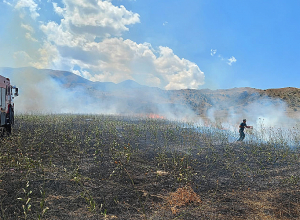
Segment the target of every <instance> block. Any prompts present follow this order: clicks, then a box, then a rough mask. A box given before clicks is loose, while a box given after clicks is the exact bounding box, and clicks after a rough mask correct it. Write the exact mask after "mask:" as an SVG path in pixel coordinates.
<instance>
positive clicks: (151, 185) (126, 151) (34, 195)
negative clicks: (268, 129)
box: [0, 115, 300, 219]
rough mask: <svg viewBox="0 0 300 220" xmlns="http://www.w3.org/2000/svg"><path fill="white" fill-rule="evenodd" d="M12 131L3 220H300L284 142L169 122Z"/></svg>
mask: <svg viewBox="0 0 300 220" xmlns="http://www.w3.org/2000/svg"><path fill="white" fill-rule="evenodd" d="M15 121H16V124H15V126H14V130H13V134H12V135H11V136H9V137H4V138H2V139H1V140H0V142H1V145H0V168H1V170H0V210H1V212H0V216H1V219H297V218H300V202H299V200H300V193H299V189H298V188H299V179H300V173H299V162H300V161H299V156H300V154H299V148H298V146H294V147H293V148H291V147H289V146H288V145H286V144H282V145H280V144H278V143H285V142H284V140H282V141H281V140H280V139H281V138H282V135H278V136H277V137H274V134H272V138H275V139H276V138H277V139H278V141H277V142H276V143H275V144H274V142H270V141H269V142H257V141H251V140H248V141H247V142H246V143H235V144H232V143H229V142H228V134H227V133H226V131H224V130H221V129H215V128H212V127H211V128H209V127H193V126H192V125H189V124H183V123H178V122H170V121H167V120H162V119H152V118H148V119H147V118H136V117H121V116H104V115H45V116H42V115H19V116H17V117H16V120H15ZM290 134H291V135H293V133H290ZM248 137H251V135H248ZM291 138H293V137H291ZM295 138H296V137H295Z"/></svg>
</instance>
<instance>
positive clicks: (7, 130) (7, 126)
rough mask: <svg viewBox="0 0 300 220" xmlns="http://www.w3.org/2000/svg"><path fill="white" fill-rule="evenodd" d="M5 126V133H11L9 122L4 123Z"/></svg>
mask: <svg viewBox="0 0 300 220" xmlns="http://www.w3.org/2000/svg"><path fill="white" fill-rule="evenodd" d="M5 127H6V132H7V135H10V134H11V124H8V125H6V126H5Z"/></svg>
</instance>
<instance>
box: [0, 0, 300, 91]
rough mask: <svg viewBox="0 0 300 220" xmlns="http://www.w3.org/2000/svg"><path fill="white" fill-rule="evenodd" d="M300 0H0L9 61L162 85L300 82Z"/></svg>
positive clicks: (0, 61) (0, 38)
mask: <svg viewBox="0 0 300 220" xmlns="http://www.w3.org/2000/svg"><path fill="white" fill-rule="evenodd" d="M299 8H300V1H298V0H289V1H282V0H280V1H279V0H273V1H267V0H260V1H258V0H251V1H250V0H243V1H238V0H226V1H223V0H172V1H171V0H135V1H134V0H112V1H101V0H48V1H46V0H43V1H42V0H0V48H1V50H0V66H2V67H22V66H33V67H36V68H50V69H57V70H67V71H71V72H73V73H75V74H78V75H81V76H83V77H85V78H87V79H89V80H93V81H112V82H115V83H118V82H121V81H124V80H127V79H132V80H135V81H137V82H138V83H140V84H143V85H149V86H157V87H160V88H162V89H184V88H191V89H202V88H210V89H227V88H233V87H245V86H247V87H252V88H258V89H268V88H283V87H289V86H290V87H299V82H300V74H299V69H300V62H299V61H300V55H299V53H300V44H299V40H300V13H299V12H298V10H299Z"/></svg>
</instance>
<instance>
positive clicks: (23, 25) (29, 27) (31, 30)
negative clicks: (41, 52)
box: [21, 23, 34, 33]
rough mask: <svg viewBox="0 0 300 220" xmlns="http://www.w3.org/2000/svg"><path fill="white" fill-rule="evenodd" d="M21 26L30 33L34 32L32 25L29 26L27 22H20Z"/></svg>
mask: <svg viewBox="0 0 300 220" xmlns="http://www.w3.org/2000/svg"><path fill="white" fill-rule="evenodd" d="M21 27H22V28H24V29H25V30H27V31H29V32H31V33H33V32H34V29H33V27H31V26H30V25H27V24H23V23H22V24H21Z"/></svg>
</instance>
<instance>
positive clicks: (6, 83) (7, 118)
mask: <svg viewBox="0 0 300 220" xmlns="http://www.w3.org/2000/svg"><path fill="white" fill-rule="evenodd" d="M18 95H19V94H18V88H16V87H15V86H12V85H11V84H10V80H9V78H5V77H4V76H0V129H1V130H0V134H1V135H3V133H4V131H6V132H7V133H9V134H10V133H11V126H12V125H13V124H14V103H13V99H14V97H15V96H18Z"/></svg>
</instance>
